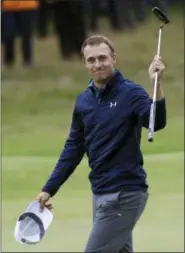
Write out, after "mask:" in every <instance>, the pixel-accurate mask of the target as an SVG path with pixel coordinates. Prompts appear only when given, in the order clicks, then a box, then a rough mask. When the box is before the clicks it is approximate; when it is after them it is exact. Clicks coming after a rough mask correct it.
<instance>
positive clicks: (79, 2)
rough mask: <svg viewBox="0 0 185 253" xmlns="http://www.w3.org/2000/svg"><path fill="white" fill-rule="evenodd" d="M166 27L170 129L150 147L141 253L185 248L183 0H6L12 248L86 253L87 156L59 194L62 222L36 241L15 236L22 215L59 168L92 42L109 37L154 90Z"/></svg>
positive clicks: (6, 201) (126, 70)
mask: <svg viewBox="0 0 185 253" xmlns="http://www.w3.org/2000/svg"><path fill="white" fill-rule="evenodd" d="M154 6H158V7H160V8H161V9H162V10H163V11H165V12H166V13H167V14H168V15H169V17H170V19H171V22H170V23H169V24H168V25H166V26H165V27H164V30H163V37H162V46H161V56H162V57H163V59H164V61H165V63H166V65H167V69H166V71H165V74H164V78H163V87H164V93H165V95H166V99H167V117H168V118H167V127H166V128H165V129H164V130H162V131H160V132H158V133H155V136H154V142H153V143H148V141H147V130H145V129H144V130H143V139H142V150H143V152H144V161H145V169H146V171H147V173H148V183H149V185H150V190H149V192H150V199H149V201H148V205H147V208H146V210H145V213H144V215H143V216H142V218H141V220H140V221H139V222H138V225H137V226H136V229H135V231H134V242H135V244H134V248H135V251H136V252H184V30H183V1H182V0H68V1H67V0H58V1H57V0H41V1H37V0H29V1H26V0H22V1H16V0H14V1H6V0H2V1H1V70H2V87H1V91H2V93H1V101H2V104H1V108H2V251H3V252H11V251H12V252H54V251H55V252H72V251H74V252H75V251H78V252H80V251H81V252H82V251H83V249H84V246H85V243H86V241H87V238H88V234H89V231H90V229H91V226H92V205H91V199H92V196H91V189H90V184H89V181H88V173H89V170H90V169H89V167H88V162H87V159H86V157H84V159H83V161H82V162H81V164H80V165H79V166H78V168H77V169H76V171H75V172H74V174H73V175H72V177H71V178H70V179H69V180H68V181H67V183H66V184H65V185H64V186H63V187H62V188H61V189H60V191H59V192H58V194H57V195H56V196H55V197H54V199H53V203H54V210H53V212H54V217H55V218H54V221H53V223H52V225H51V227H50V228H49V230H48V232H47V234H46V235H45V238H44V239H43V240H42V241H41V242H40V243H39V244H38V245H34V246H24V245H19V244H18V243H17V242H16V241H15V239H14V235H13V233H14V227H15V222H16V219H17V218H18V216H19V215H20V214H21V213H22V212H23V211H24V210H25V209H26V207H27V206H28V204H29V203H30V202H31V201H32V200H34V198H35V197H36V196H37V194H38V193H39V192H40V190H41V188H42V186H43V185H44V183H45V181H46V180H47V178H48V176H49V175H50V173H51V171H52V169H53V168H54V166H55V163H56V161H57V158H58V156H59V154H60V152H61V151H62V149H63V145H64V141H65V139H66V137H67V135H68V132H69V126H70V122H71V114H72V109H73V106H74V100H75V97H76V96H77V95H78V94H79V93H80V92H82V91H83V90H84V89H86V87H87V84H88V81H89V76H88V75H87V73H86V72H85V69H84V66H83V63H82V61H81V58H80V48H81V44H82V42H83V41H84V39H85V38H86V37H87V36H89V35H91V34H95V33H102V34H104V35H106V36H108V37H109V38H110V39H111V40H112V41H113V43H114V45H115V48H116V52H117V68H118V69H120V70H121V72H122V73H123V74H124V75H125V76H126V77H127V78H129V79H131V80H133V81H135V82H136V83H139V84H141V85H142V86H144V88H145V89H146V90H147V91H148V92H149V93H150V94H152V86H151V84H150V82H149V78H148V67H149V64H150V63H151V60H152V58H153V56H154V55H155V54H156V50H157V37H158V28H159V24H160V23H159V20H158V19H157V18H156V17H155V16H154V15H153V14H152V11H151V9H152V8H153V7H154Z"/></svg>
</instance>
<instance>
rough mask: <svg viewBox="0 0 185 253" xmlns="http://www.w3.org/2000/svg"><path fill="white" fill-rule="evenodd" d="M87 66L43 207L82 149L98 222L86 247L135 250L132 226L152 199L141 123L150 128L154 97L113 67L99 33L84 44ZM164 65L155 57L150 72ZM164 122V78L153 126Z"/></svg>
mask: <svg viewBox="0 0 185 253" xmlns="http://www.w3.org/2000/svg"><path fill="white" fill-rule="evenodd" d="M82 56H83V61H84V64H85V67H86V68H87V70H88V72H89V74H90V75H91V76H92V80H91V81H90V84H89V87H88V88H87V89H86V90H85V91H84V92H83V93H81V94H80V95H79V96H78V97H77V99H76V104H75V108H74V112H73V119H72V124H71V130H70V134H69V137H68V139H67V141H66V143H65V147H64V150H63V152H62V153H61V155H60V158H59V160H58V163H57V165H56V167H55V169H54V171H53V173H52V174H51V176H50V178H49V180H48V181H47V183H46V184H45V186H44V187H43V189H42V192H41V193H40V194H39V195H38V197H37V199H38V201H39V202H40V206H41V209H42V208H43V207H44V205H45V206H47V207H48V208H52V204H51V202H50V199H51V197H52V196H53V195H54V194H56V192H57V191H58V189H59V188H60V186H61V185H62V184H63V183H64V182H65V181H66V180H67V179H68V177H69V176H70V175H71V174H72V173H73V171H74V170H75V168H76V167H77V165H78V164H79V163H80V161H81V159H82V157H83V155H84V153H86V154H87V156H88V159H89V165H90V167H91V169H92V170H91V172H90V175H89V179H90V182H91V186H92V192H93V209H94V224H93V228H92V231H91V233H90V236H89V240H88V242H87V245H86V248H85V252H103V253H108V252H115V253H116V252H133V248H132V231H133V228H134V226H135V224H136V222H137V220H138V219H139V217H140V215H141V214H142V212H143V210H144V207H145V205H146V202H147V198H148V191H147V188H148V185H147V182H146V173H145V170H144V169H143V158H142V153H141V151H140V139H141V128H142V126H144V127H146V128H148V124H149V112H150V105H151V103H152V99H151V98H149V96H148V95H147V93H146V92H145V90H144V89H143V88H142V87H141V86H140V85H137V84H135V83H134V82H132V81H130V80H128V79H126V78H125V77H124V76H123V75H122V74H121V73H120V71H118V70H116V69H115V64H116V54H115V50H114V47H113V45H112V43H111V41H110V40H109V39H108V38H106V37H104V36H101V35H94V36H92V37H90V38H88V39H87V40H86V41H85V42H84V43H83V45H82ZM164 69H165V65H164V63H163V61H162V59H161V58H159V59H158V58H156V57H154V59H153V61H152V63H151V65H150V67H149V77H150V80H151V82H152V83H154V78H155V72H156V71H158V77H159V79H158V82H159V81H160V79H161V76H162V73H163V70H164ZM165 125H166V107H165V98H164V95H163V91H162V87H161V83H160V84H159V86H158V90H157V106H156V121H155V131H157V130H160V129H162V128H164V127H165Z"/></svg>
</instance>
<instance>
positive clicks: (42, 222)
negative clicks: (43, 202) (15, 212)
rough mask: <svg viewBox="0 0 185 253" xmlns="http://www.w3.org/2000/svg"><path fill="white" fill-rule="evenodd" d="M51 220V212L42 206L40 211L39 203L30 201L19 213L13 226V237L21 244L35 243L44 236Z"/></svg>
mask: <svg viewBox="0 0 185 253" xmlns="http://www.w3.org/2000/svg"><path fill="white" fill-rule="evenodd" d="M52 220H53V214H52V213H51V212H50V210H49V209H48V208H46V207H44V209H43V211H42V212H40V203H39V202H38V201H34V202H32V203H31V204H30V205H29V206H28V208H27V209H26V211H25V212H24V213H23V214H21V215H20V216H19V218H18V220H17V222H16V226H15V232H14V235H15V239H16V241H17V242H19V243H21V244H36V243H38V242H40V240H41V239H42V238H43V237H44V235H45V232H46V230H47V229H48V227H49V225H50V224H51V222H52Z"/></svg>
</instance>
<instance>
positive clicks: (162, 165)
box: [2, 152, 184, 252]
mask: <svg viewBox="0 0 185 253" xmlns="http://www.w3.org/2000/svg"><path fill="white" fill-rule="evenodd" d="M56 159H57V157H18V156H17V157H5V158H3V160H2V164H3V172H2V176H3V182H2V183H3V185H2V189H3V191H2V197H3V198H2V214H3V219H2V231H3V234H2V248H3V251H5V252H7V251H8V252H10V251H14V252H15V251H19V252H41V251H45V252H46V251H48V252H51V251H56V252H59V251H60V252H66V251H68V252H69V251H70V252H72V251H79V252H80V251H83V248H84V245H85V242H86V240H87V237H88V233H89V231H90V228H91V211H92V210H91V192H90V184H89V182H88V180H87V175H88V172H89V168H88V164H87V160H86V159H85V160H83V162H82V163H81V165H80V166H79V167H78V168H77V170H76V171H75V172H74V174H73V175H72V177H71V178H70V179H69V181H68V183H67V184H65V185H64V186H63V187H62V188H61V189H60V191H59V193H58V194H57V195H56V196H55V198H54V200H53V203H54V210H53V212H54V221H53V223H52V225H51V227H50V228H49V230H48V232H47V234H46V236H45V238H44V239H43V241H42V242H41V243H39V244H38V245H35V246H22V245H19V244H17V243H16V241H15V240H14V238H13V231H14V227H15V221H16V219H17V217H18V216H19V215H20V213H21V212H23V211H24V209H25V208H26V207H27V205H28V203H29V202H31V201H32V200H33V198H34V196H35V195H36V194H37V193H38V189H39V188H40V186H41V185H42V183H44V181H45V180H46V178H47V177H48V175H49V173H50V170H51V167H52V166H53V164H54V163H55V161H56ZM183 163H184V156H183V153H182V152H179V153H171V154H166V155H165V154H163V155H146V156H145V164H146V165H145V167H146V169H147V172H148V182H149V184H150V185H151V187H150V191H149V192H150V197H149V201H148V204H147V208H146V210H145V212H144V215H143V216H142V218H141V220H139V222H138V225H137V226H136V229H135V231H134V245H135V250H136V252H159V251H160V252H183V247H184V229H183V224H184V209H183V208H184V189H183V187H184V186H183V173H184V172H183ZM26 178H30V179H31V180H26ZM8 185H9V186H11V187H8ZM20 186H21V187H20Z"/></svg>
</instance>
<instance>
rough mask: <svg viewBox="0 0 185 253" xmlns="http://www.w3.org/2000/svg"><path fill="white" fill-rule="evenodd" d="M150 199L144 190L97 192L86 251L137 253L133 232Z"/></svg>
mask: <svg viewBox="0 0 185 253" xmlns="http://www.w3.org/2000/svg"><path fill="white" fill-rule="evenodd" d="M147 199H148V193H147V192H142V191H132V192H122V191H121V192H117V193H111V194H105V195H94V196H93V228H92V231H91V233H90V236H89V239H88V242H87V245H86V247H85V251H84V252H91V253H95V252H96V253H131V252H133V245H132V231H133V228H134V226H135V224H136V222H137V220H138V219H139V217H140V216H141V214H142V213H143V211H144V208H145V205H146V203H147Z"/></svg>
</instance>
